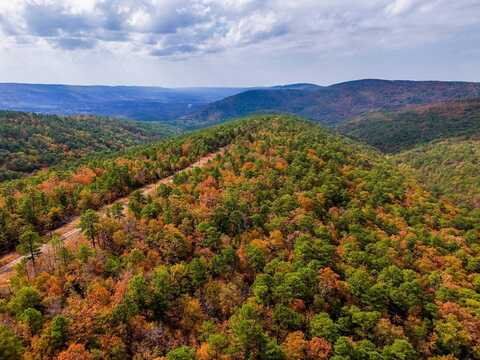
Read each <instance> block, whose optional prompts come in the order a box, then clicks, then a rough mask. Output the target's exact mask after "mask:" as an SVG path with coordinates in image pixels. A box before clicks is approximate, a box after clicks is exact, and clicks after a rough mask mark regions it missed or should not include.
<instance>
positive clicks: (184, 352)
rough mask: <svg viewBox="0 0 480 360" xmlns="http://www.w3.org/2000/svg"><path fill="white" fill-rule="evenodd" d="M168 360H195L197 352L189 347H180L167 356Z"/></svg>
mask: <svg viewBox="0 0 480 360" xmlns="http://www.w3.org/2000/svg"><path fill="white" fill-rule="evenodd" d="M167 359H168V360H195V359H196V356H195V350H193V349H192V348H190V347H188V346H180V347H178V348H176V349H174V350H171V351H169V352H168V354H167Z"/></svg>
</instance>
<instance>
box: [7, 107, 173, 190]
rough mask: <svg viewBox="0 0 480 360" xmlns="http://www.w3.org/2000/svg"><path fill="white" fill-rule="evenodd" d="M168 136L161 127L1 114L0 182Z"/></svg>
mask: <svg viewBox="0 0 480 360" xmlns="http://www.w3.org/2000/svg"><path fill="white" fill-rule="evenodd" d="M170 133H171V130H168V129H167V128H166V127H164V126H161V125H157V124H147V123H139V122H133V121H126V120H125V121H123V120H114V119H107V118H95V117H87V116H84V117H59V116H53V115H50V116H49V115H38V114H31V113H19V112H0V181H3V180H6V179H12V178H17V177H21V176H23V175H25V174H28V173H31V172H32V171H35V170H38V169H41V168H45V167H48V166H51V165H55V164H58V163H60V162H62V161H67V160H75V159H78V158H81V157H83V156H85V155H88V154H92V153H98V152H111V151H116V150H120V149H124V148H126V147H128V146H133V145H138V144H142V143H147V142H151V141H154V140H158V139H160V138H162V137H164V136H166V135H168V134H170Z"/></svg>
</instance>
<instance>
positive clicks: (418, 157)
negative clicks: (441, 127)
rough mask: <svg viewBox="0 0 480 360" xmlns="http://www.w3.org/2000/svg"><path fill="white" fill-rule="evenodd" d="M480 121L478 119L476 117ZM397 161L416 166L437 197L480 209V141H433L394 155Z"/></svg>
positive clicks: (422, 180) (453, 139)
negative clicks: (443, 197)
mask: <svg viewBox="0 0 480 360" xmlns="http://www.w3.org/2000/svg"><path fill="white" fill-rule="evenodd" d="M479 121H480V118H479ZM393 158H394V160H395V161H396V162H397V163H398V164H408V165H409V166H411V167H412V168H413V169H415V171H416V174H417V176H418V178H419V179H420V181H421V182H422V183H423V184H424V185H425V186H426V187H427V188H429V189H430V190H431V191H432V192H433V193H435V194H436V195H438V196H446V197H448V198H450V199H452V200H453V201H454V202H455V203H457V204H458V205H466V206H468V207H470V208H476V209H480V140H479V139H478V138H476V139H470V140H465V139H457V138H452V139H448V140H443V141H438V142H432V143H429V144H426V145H422V146H418V147H416V148H414V149H412V150H408V151H404V152H401V153H399V154H396V155H395V156H394V157H393Z"/></svg>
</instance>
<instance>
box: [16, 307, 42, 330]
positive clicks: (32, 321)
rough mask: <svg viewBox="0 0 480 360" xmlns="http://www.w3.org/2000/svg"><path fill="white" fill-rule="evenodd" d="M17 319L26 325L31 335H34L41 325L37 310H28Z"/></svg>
mask: <svg viewBox="0 0 480 360" xmlns="http://www.w3.org/2000/svg"><path fill="white" fill-rule="evenodd" d="M19 319H20V320H21V321H22V322H24V323H25V324H27V325H28V327H29V328H30V331H31V332H32V334H36V333H37V332H38V331H40V329H41V328H42V325H43V318H42V313H41V312H40V311H38V310H37V309H33V308H28V309H26V310H25V311H24V312H23V313H22V314H21V315H20V316H19Z"/></svg>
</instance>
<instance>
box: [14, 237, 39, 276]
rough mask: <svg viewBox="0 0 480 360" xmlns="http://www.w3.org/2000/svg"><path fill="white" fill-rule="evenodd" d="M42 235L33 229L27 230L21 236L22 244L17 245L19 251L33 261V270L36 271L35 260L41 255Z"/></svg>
mask: <svg viewBox="0 0 480 360" xmlns="http://www.w3.org/2000/svg"><path fill="white" fill-rule="evenodd" d="M40 246H41V242H40V235H39V234H38V233H37V232H35V231H33V230H27V231H26V232H24V233H23V234H22V235H21V236H20V244H19V245H18V246H17V251H18V252H19V253H20V254H22V255H25V256H27V258H28V260H30V261H31V262H32V265H33V271H35V260H36V259H37V257H38V256H39V255H40Z"/></svg>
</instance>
